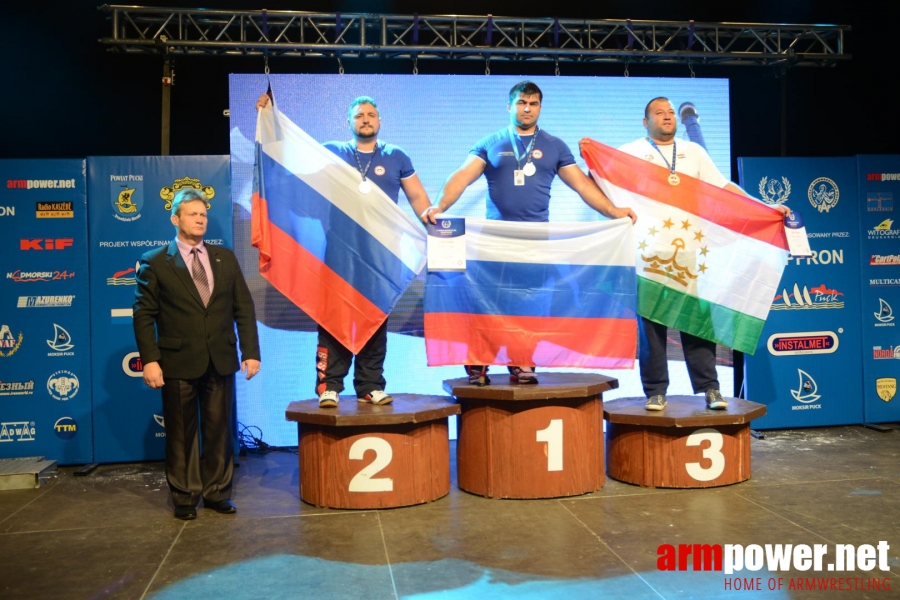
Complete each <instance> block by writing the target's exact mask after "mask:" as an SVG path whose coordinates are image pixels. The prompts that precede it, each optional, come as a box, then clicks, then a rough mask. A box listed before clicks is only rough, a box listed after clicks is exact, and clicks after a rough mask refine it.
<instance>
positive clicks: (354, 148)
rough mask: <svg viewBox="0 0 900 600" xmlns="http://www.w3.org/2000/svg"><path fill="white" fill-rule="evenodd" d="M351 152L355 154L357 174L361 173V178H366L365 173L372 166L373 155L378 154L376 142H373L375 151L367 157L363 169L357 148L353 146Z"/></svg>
mask: <svg viewBox="0 0 900 600" xmlns="http://www.w3.org/2000/svg"><path fill="white" fill-rule="evenodd" d="M353 154H354V156H356V166H357V167H358V168H359V174H360V175H362V180H363V181H365V180H366V174H367V173H368V172H369V167H371V166H372V161H373V160H375V157H376V156H377V155H378V144H375V151H374V152H373V153H372V157H371V158H369V163H368V164H367V165H366V168H365V169H363V166H362V162H361V161H360V160H359V148H357V147H356V146H353Z"/></svg>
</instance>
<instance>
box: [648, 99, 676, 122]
mask: <svg viewBox="0 0 900 600" xmlns="http://www.w3.org/2000/svg"><path fill="white" fill-rule="evenodd" d="M657 100H665V101H666V102H671V100H669V99H668V98H666V97H665V96H657V97H656V98H654V99H653V100H651V101H650V102H648V103H647V106H645V107H644V118H645V119H647V118H649V117H650V105H651V104H653V103H654V102H656V101H657Z"/></svg>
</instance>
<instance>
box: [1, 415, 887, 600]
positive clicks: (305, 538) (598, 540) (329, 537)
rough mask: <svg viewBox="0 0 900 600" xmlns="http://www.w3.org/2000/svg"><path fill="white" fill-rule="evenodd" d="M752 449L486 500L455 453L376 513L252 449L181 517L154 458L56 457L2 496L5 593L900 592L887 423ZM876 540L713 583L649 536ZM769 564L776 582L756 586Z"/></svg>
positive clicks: (786, 434)
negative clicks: (711, 469)
mask: <svg viewBox="0 0 900 600" xmlns="http://www.w3.org/2000/svg"><path fill="white" fill-rule="evenodd" d="M752 448H753V449H752V456H753V475H752V478H751V479H750V480H749V481H747V482H745V483H741V484H737V485H733V486H729V487H723V488H714V489H705V490H659V489H648V488H640V487H636V486H633V485H628V484H623V483H619V482H616V481H613V480H609V481H608V482H607V484H606V485H605V487H604V488H603V489H602V490H601V491H599V492H597V493H593V494H588V495H585V496H579V497H573V498H566V499H559V500H489V499H485V498H481V497H478V496H473V495H470V494H467V493H465V492H462V491H459V490H458V489H457V488H456V485H455V484H456V478H455V473H456V470H455V465H453V486H452V488H451V492H450V494H449V496H447V497H445V498H442V499H440V500H438V501H436V502H434V503H431V504H427V505H422V506H417V507H409V508H400V509H392V510H384V511H343V510H327V509H318V508H314V507H312V506H309V505H306V504H304V503H302V502H301V501H300V499H299V490H298V467H297V457H296V455H294V454H290V453H285V452H275V453H270V454H267V455H250V456H247V457H245V458H242V459H241V464H240V467H239V468H238V469H237V471H236V491H235V495H234V500H235V502H236V504H237V506H238V513H237V514H236V515H230V516H226V515H219V514H217V513H215V512H213V511H210V510H202V509H201V510H200V511H199V515H198V517H197V519H196V520H194V521H190V522H182V521H178V520H176V519H174V518H173V517H172V509H171V504H170V500H169V495H168V492H167V490H166V487H165V481H164V475H163V469H162V464H161V463H144V464H126V465H106V466H101V467H99V468H98V469H97V470H96V471H95V472H94V473H92V474H91V475H88V476H85V477H75V476H74V475H73V470H74V469H72V468H63V469H61V470H60V472H59V475H58V478H57V479H56V480H55V481H52V482H51V483H49V484H47V485H45V486H44V487H42V488H40V489H37V490H26V491H8V492H2V493H0V565H2V567H0V597H3V598H4V599H7V600H10V599H13V598H29V599H34V598H67V599H74V598H107V597H108V598H143V597H153V598H192V599H196V598H217V599H218V598H229V599H230V598H248V599H249V598H253V599H270V598H488V597H489V598H506V597H510V598H512V597H515V598H523V597H524V598H553V597H565V598H582V597H584V598H599V597H604V598H623V597H627V598H629V600H636V599H638V598H656V599H659V598H713V597H729V598H730V597H732V596H734V595H735V594H744V593H749V594H752V595H753V597H754V598H774V597H785V598H833V597H846V598H863V597H867V598H888V597H896V596H897V595H898V591H897V588H898V584H900V581H897V577H898V574H900V558H898V555H900V553H898V550H900V460H898V454H900V432H898V431H892V432H890V433H878V432H875V431H872V430H869V429H865V428H862V427H832V428H824V429H807V430H798V431H772V432H768V434H767V437H766V439H764V440H754V441H753V446H752ZM451 453H452V454H455V446H453V445H451ZM454 462H455V461H454ZM879 541H886V542H887V543H888V544H889V545H890V550H889V552H888V561H889V567H890V572H882V571H880V570H878V569H877V568H876V569H875V570H874V571H870V572H864V571H856V572H849V573H827V572H826V573H821V572H820V573H815V572H813V571H797V570H795V569H793V568H791V569H789V570H787V571H784V572H769V571H767V569H766V567H765V566H763V568H762V569H761V570H760V571H756V572H748V571H743V572H742V573H740V576H741V577H742V578H745V579H747V580H752V579H754V578H756V577H759V578H760V582H761V584H762V586H763V588H764V590H763V591H759V592H738V591H735V590H734V589H733V587H732V589H731V590H729V589H726V580H727V579H728V578H729V576H727V575H725V574H724V573H722V572H714V571H713V572H709V571H707V572H704V571H700V572H695V571H693V570H688V571H675V572H670V571H660V570H658V568H657V558H658V556H657V549H658V547H659V546H660V545H662V544H673V545H678V544H695V543H696V544H722V545H723V546H724V545H725V544H742V545H749V544H760V545H765V544H809V545H810V546H812V545H813V544H826V545H827V547H828V552H829V555H828V556H829V557H833V556H834V551H835V545H836V544H855V545H860V544H871V545H873V546H876V545H877V544H878V542H879ZM688 564H689V565H692V562H690V561H689V562H688ZM731 577H734V575H732V576H731ZM823 577H841V578H843V579H846V578H860V579H859V583H858V584H857V585H862V582H863V581H869V582H871V580H872V579H876V578H877V579H878V581H879V582H883V580H884V578H885V577H888V578H890V579H891V582H890V583H891V586H892V590H891V591H869V592H861V591H859V590H857V591H844V592H827V593H823V592H819V591H793V590H791V591H789V590H788V589H787V586H788V585H789V584H790V583H791V582H792V581H797V580H798V579H800V578H803V580H804V581H805V580H806V578H823ZM777 578H782V580H783V584H784V586H785V587H784V588H783V589H782V590H780V591H779V590H775V591H768V590H766V589H765V587H766V585H767V582H768V581H770V579H772V580H773V581H775V580H777ZM743 583H744V582H742V585H743ZM844 585H848V584H846V583H845V584H844ZM870 585H871V584H870ZM732 586H734V582H733V581H732Z"/></svg>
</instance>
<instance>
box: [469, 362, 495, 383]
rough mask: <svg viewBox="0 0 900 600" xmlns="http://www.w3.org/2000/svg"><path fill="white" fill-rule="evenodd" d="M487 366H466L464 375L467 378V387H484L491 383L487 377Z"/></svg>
mask: <svg viewBox="0 0 900 600" xmlns="http://www.w3.org/2000/svg"><path fill="white" fill-rule="evenodd" d="M487 372H488V368H487V365H466V375H468V376H469V385H477V386H479V387H484V386H486V385H487V384H489V383H490V382H491V378H490V377H488V376H487Z"/></svg>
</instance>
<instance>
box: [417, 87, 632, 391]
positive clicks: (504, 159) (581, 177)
mask: <svg viewBox="0 0 900 600" xmlns="http://www.w3.org/2000/svg"><path fill="white" fill-rule="evenodd" d="M542 100H543V94H542V93H541V90H540V88H539V87H538V86H537V85H535V84H534V83H532V82H530V81H523V82H521V83H518V84H516V85H514V86H513V87H512V89H511V90H509V104H508V106H507V110H508V111H509V126H508V127H506V128H504V129H501V130H500V131H498V132H497V133H494V134H493V135H489V136H488V137H486V138H484V139H482V140H480V141H479V142H478V143H477V144H475V147H474V148H473V149H472V150H471V151H470V152H469V157H468V158H467V159H466V161H465V162H464V163H463V165H462V166H461V167H460V168H459V169H457V170H456V171H454V172H453V173H452V174H451V175H450V177H449V178H447V181H446V182H445V183H444V187H443V188H442V189H441V191H440V193H439V194H438V199H437V203H436V204H435V205H434V206H431V207H429V208H428V209H427V210H425V211H424V212H423V213H421V218H422V221H424V222H430V223H435V222H436V221H435V215H438V214H440V213H442V212H445V211H447V210H448V209H449V208H450V207H451V206H453V204H454V203H455V202H456V201H457V200H458V199H459V197H460V196H461V195H462V193H463V191H464V190H465V189H466V188H467V187H468V186H470V185H471V184H472V183H474V182H475V181H476V180H477V179H478V178H479V177H481V176H482V175H484V176H485V177H486V178H487V182H488V200H487V207H486V212H487V218H488V219H496V220H503V221H532V222H533V221H548V220H549V207H550V185H551V183H553V178H554V177H556V176H557V175H559V177H560V178H561V179H562V180H563V181H564V182H565V183H566V185H568V186H569V187H570V188H572V189H573V190H575V191H576V192H577V193H578V195H579V196H581V199H582V200H584V201H585V203H587V205H588V206H590V207H591V208H593V209H594V210H596V211H598V212H600V213H601V214H602V215H604V216H606V217H609V218H611V219H618V218H621V217H630V218H631V220H632V221H634V220H635V219H636V218H637V217H636V216H635V214H634V212H633V211H632V210H631V209H630V208H618V207H616V206H615V205H613V203H612V202H610V200H609V198H607V197H606V196H605V195H604V194H603V192H602V191H600V188H599V187H597V185H596V184H595V183H594V181H593V180H591V179H590V178H588V177H587V175H585V174H584V173H583V172H582V171H581V169H579V168H578V166H577V165H576V164H575V158H574V157H573V156H572V153H571V152H570V151H569V149H568V147H567V146H566V144H565V143H564V142H563V141H562V140H560V139H559V138H556V137H553V136H552V135H550V134H549V133H547V132H546V131H544V130H542V129H540V128H539V127H538V124H537V122H538V117H539V116H540V114H541V102H542ZM509 372H510V380H511V381H513V382H515V383H537V377H536V376H535V374H534V369H533V368H532V367H531V366H520V367H509ZM466 373H467V374H468V375H469V381H470V382H471V383H473V384H477V385H485V384H487V383H488V382H489V381H490V380H489V379H488V377H487V367H486V366H482V365H467V366H466Z"/></svg>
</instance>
